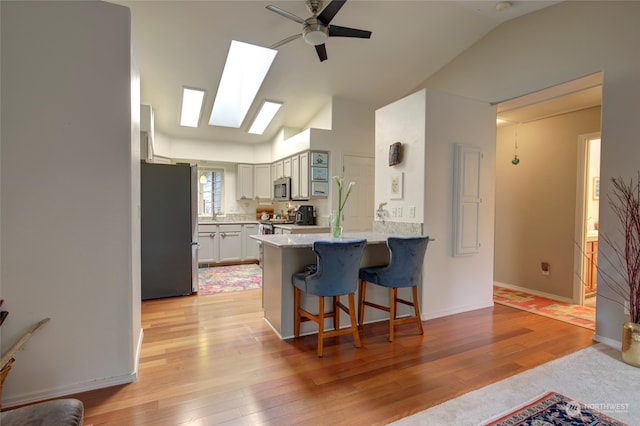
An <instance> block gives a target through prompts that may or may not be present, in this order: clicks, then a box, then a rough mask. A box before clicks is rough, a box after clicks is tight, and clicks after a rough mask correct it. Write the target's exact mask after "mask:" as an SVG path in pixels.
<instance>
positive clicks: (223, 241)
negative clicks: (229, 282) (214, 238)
mask: <svg viewBox="0 0 640 426" xmlns="http://www.w3.org/2000/svg"><path fill="white" fill-rule="evenodd" d="M218 235H219V241H220V258H219V262H236V261H240V260H242V225H239V224H238V225H218Z"/></svg>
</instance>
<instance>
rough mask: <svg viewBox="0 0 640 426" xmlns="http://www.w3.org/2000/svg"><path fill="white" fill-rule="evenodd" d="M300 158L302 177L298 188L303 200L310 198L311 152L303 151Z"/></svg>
mask: <svg viewBox="0 0 640 426" xmlns="http://www.w3.org/2000/svg"><path fill="white" fill-rule="evenodd" d="M299 158H300V164H299V168H300V178H299V179H298V188H299V192H300V199H301V200H308V199H309V153H308V152H303V153H302V154H300V155H299Z"/></svg>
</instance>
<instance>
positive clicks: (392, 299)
mask: <svg viewBox="0 0 640 426" xmlns="http://www.w3.org/2000/svg"><path fill="white" fill-rule="evenodd" d="M397 298H398V289H397V288H396V287H391V288H390V289H389V341H390V342H393V331H394V329H395V328H396V327H395V325H396V324H395V321H396V309H397V308H398V304H397V302H396V299H397Z"/></svg>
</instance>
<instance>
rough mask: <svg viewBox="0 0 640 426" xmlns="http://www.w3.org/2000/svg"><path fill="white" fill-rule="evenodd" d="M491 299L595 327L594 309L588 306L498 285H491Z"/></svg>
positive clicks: (546, 315) (572, 322)
mask: <svg viewBox="0 0 640 426" xmlns="http://www.w3.org/2000/svg"><path fill="white" fill-rule="evenodd" d="M493 301H494V302H495V303H499V304H501V305H505V306H510V307H512V308H516V309H521V310H523V311H527V312H531V313H534V314H538V315H543V316H545V317H548V318H553V319H557V320H560V321H564V322H568V323H570V324H574V325H577V326H580V327H584V328H588V329H591V330H595V329H596V321H595V320H596V310H595V308H592V307H589V306H581V305H571V304H569V303H564V302H559V301H557V300H551V299H546V298H544V297H540V296H534V295H533V294H529V293H524V292H522V291H516V290H511V289H507V288H504V287H498V286H494V287H493Z"/></svg>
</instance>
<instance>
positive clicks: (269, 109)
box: [249, 101, 282, 135]
mask: <svg viewBox="0 0 640 426" xmlns="http://www.w3.org/2000/svg"><path fill="white" fill-rule="evenodd" d="M281 106H282V103H281V102H272V101H264V102H263V103H262V107H260V111H259V112H258V115H256V118H255V120H253V124H251V127H250V128H249V133H253V134H255V135H261V134H263V133H264V131H265V129H266V128H267V126H268V125H269V123H271V120H273V117H275V115H276V114H277V113H278V110H280V107H281Z"/></svg>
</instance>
